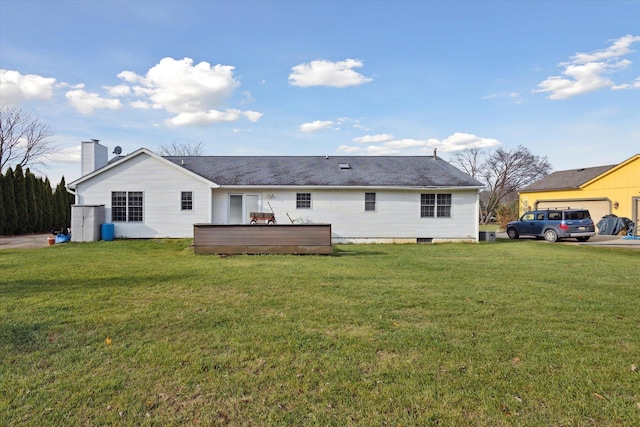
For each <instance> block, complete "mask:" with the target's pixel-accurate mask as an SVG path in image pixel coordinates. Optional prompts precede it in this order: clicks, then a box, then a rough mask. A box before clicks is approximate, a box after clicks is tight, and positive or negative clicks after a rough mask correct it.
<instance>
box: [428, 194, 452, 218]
mask: <svg viewBox="0 0 640 427" xmlns="http://www.w3.org/2000/svg"><path fill="white" fill-rule="evenodd" d="M420 217H421V218H451V194H421V195H420Z"/></svg>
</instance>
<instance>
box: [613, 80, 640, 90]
mask: <svg viewBox="0 0 640 427" xmlns="http://www.w3.org/2000/svg"><path fill="white" fill-rule="evenodd" d="M611 89H612V90H620V89H640V77H638V78H637V79H635V80H634V81H633V83H623V84H620V85H615V86H611Z"/></svg>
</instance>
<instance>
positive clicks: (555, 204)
mask: <svg viewBox="0 0 640 427" xmlns="http://www.w3.org/2000/svg"><path fill="white" fill-rule="evenodd" d="M536 208H537V209H588V210H589V213H590V214H591V219H592V220H593V222H594V223H596V224H597V223H598V221H600V220H601V219H602V217H603V216H605V215H609V214H611V202H609V201H608V200H541V201H539V202H538V203H537V204H536Z"/></svg>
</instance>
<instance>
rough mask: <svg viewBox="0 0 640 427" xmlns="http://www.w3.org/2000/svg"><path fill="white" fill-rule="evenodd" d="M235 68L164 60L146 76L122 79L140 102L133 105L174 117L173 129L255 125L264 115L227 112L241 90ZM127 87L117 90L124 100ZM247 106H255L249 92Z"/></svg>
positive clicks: (123, 76)
mask: <svg viewBox="0 0 640 427" xmlns="http://www.w3.org/2000/svg"><path fill="white" fill-rule="evenodd" d="M234 69H235V68H234V67H232V66H229V65H220V64H218V65H214V66H211V64H209V63H208V62H204V61H203V62H200V63H198V64H195V65H194V63H193V60H192V59H191V58H183V59H181V60H176V59H173V58H163V59H162V60H161V61H160V62H159V63H158V64H156V65H155V66H153V67H152V68H150V69H149V70H148V71H147V73H146V74H145V75H144V76H141V75H138V74H136V73H134V72H132V71H122V72H121V73H119V74H118V77H119V78H120V79H122V80H123V81H124V82H126V83H128V84H131V85H132V86H131V88H130V92H131V93H132V94H133V96H135V97H138V98H140V99H138V100H135V101H132V102H131V105H132V106H134V107H135V108H155V109H164V110H166V111H168V112H169V113H171V114H173V117H171V118H170V119H169V120H167V123H168V124H169V125H171V126H189V125H196V126H202V125H206V124H212V123H219V122H232V121H236V120H239V119H240V118H243V117H244V118H247V119H248V120H250V121H251V122H255V121H257V120H259V119H260V118H261V117H262V113H259V112H255V111H240V110H236V109H224V107H225V104H226V102H227V100H228V99H229V98H230V97H231V96H232V94H233V92H234V90H235V89H236V88H238V87H239V86H240V83H239V82H238V81H237V80H236V79H235V77H234V75H233V72H234ZM122 86H127V85H126V84H123V85H120V86H116V88H119V89H118V91H122V93H123V96H125V95H128V93H126V92H125V91H124V89H120V87H122ZM244 96H245V99H244V102H252V101H253V98H252V97H251V94H250V93H249V92H245V93H244Z"/></svg>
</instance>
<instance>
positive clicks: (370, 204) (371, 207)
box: [364, 193, 376, 211]
mask: <svg viewBox="0 0 640 427" xmlns="http://www.w3.org/2000/svg"><path fill="white" fill-rule="evenodd" d="M364 210H365V211H375V210H376V193H364Z"/></svg>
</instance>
